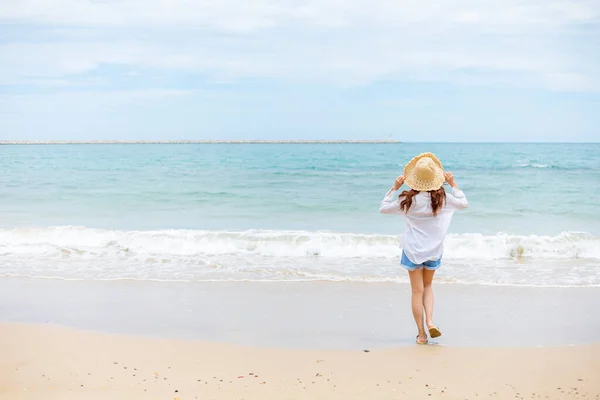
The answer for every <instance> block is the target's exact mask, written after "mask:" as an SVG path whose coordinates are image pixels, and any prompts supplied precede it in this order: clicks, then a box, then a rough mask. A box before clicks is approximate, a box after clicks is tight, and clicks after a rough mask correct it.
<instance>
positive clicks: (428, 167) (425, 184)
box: [404, 153, 446, 192]
mask: <svg viewBox="0 0 600 400" xmlns="http://www.w3.org/2000/svg"><path fill="white" fill-rule="evenodd" d="M404 179H405V180H404V182H405V183H406V184H407V185H408V187H409V188H411V189H414V190H418V191H419V192H428V191H430V190H438V189H439V188H441V187H442V185H443V184H444V181H445V180H446V178H445V177H444V167H442V163H441V162H440V160H439V159H438V158H437V157H436V156H435V155H434V154H432V153H423V154H419V155H418V156H416V157H415V158H413V159H412V160H410V161H409V162H408V164H406V167H404Z"/></svg>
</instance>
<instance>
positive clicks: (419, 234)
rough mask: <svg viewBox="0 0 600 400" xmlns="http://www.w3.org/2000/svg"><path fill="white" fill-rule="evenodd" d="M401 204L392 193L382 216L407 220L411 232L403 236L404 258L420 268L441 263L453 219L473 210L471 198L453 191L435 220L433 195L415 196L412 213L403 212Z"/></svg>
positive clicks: (453, 189)
mask: <svg viewBox="0 0 600 400" xmlns="http://www.w3.org/2000/svg"><path fill="white" fill-rule="evenodd" d="M400 201H401V200H400V199H399V198H398V196H396V195H395V191H394V190H390V191H389V192H387V194H386V195H385V197H384V198H383V200H382V201H381V207H380V208H379V212H380V213H382V214H398V215H402V216H403V217H404V219H405V220H406V227H407V229H406V231H405V232H404V233H403V234H402V250H403V251H404V254H406V257H407V258H408V259H409V260H410V261H411V262H413V263H414V264H417V265H418V264H422V263H424V262H425V261H436V260H439V259H440V258H441V257H442V254H443V252H444V237H445V236H446V232H448V228H449V227H450V222H452V215H454V212H455V211H456V210H463V209H465V208H467V207H468V206H469V202H468V201H467V197H466V196H465V194H464V193H463V192H462V190H460V189H457V188H452V194H450V193H446V202H445V203H444V204H443V206H442V208H441V209H438V212H437V215H436V216H435V217H434V216H433V211H432V210H431V195H430V194H429V192H420V193H419V194H417V195H415V197H413V202H412V205H411V207H410V209H409V210H408V213H405V212H403V211H402V210H400Z"/></svg>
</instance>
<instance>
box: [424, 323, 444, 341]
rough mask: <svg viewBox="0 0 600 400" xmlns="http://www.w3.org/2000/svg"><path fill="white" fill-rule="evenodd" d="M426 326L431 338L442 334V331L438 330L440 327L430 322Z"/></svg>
mask: <svg viewBox="0 0 600 400" xmlns="http://www.w3.org/2000/svg"><path fill="white" fill-rule="evenodd" d="M427 328H428V329H429V336H431V338H436V337H440V336H442V331H440V328H438V327H437V326H435V325H433V324H431V325H427Z"/></svg>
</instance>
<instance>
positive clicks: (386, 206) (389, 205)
mask: <svg viewBox="0 0 600 400" xmlns="http://www.w3.org/2000/svg"><path fill="white" fill-rule="evenodd" d="M403 184H404V177H403V176H402V175H401V176H399V177H398V178H396V181H395V182H394V186H393V187H392V188H391V189H390V191H389V192H387V193H386V195H385V197H384V198H383V200H381V206H380V207H379V212H380V213H381V214H402V211H401V210H400V201H399V200H398V199H397V198H396V197H395V196H394V195H395V194H396V191H397V190H398V189H400V187H401V186H402V185H403Z"/></svg>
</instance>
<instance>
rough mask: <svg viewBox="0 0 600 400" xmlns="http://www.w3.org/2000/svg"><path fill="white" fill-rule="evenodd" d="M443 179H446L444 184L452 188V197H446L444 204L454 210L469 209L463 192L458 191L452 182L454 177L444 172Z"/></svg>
mask: <svg viewBox="0 0 600 400" xmlns="http://www.w3.org/2000/svg"><path fill="white" fill-rule="evenodd" d="M444 177H446V182H448V184H449V185H450V186H452V195H451V196H447V198H446V204H447V205H448V206H450V207H452V208H454V209H456V210H464V209H465V208H467V207H469V201H468V200H467V196H465V194H464V193H463V191H462V190H460V188H459V187H458V185H457V184H456V182H455V181H454V175H452V172H444Z"/></svg>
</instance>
